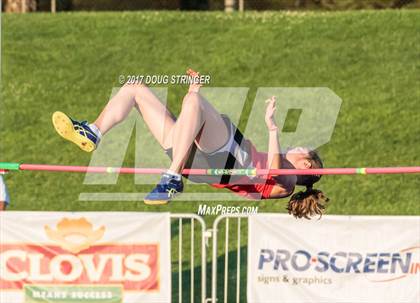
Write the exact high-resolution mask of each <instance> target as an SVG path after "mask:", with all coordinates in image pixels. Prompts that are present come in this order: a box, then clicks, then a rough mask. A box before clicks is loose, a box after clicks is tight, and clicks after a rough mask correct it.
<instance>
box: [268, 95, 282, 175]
mask: <svg viewBox="0 0 420 303" xmlns="http://www.w3.org/2000/svg"><path fill="white" fill-rule="evenodd" d="M265 102H266V103H268V104H267V109H266V112H265V124H266V125H267V128H268V132H269V139H268V158H267V168H269V169H279V168H281V155H280V154H281V152H280V142H279V136H278V128H277V125H276V121H275V120H274V113H275V112H276V97H274V96H273V97H271V98H270V99H268V100H267V101H265Z"/></svg>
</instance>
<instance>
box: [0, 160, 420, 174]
mask: <svg viewBox="0 0 420 303" xmlns="http://www.w3.org/2000/svg"><path fill="white" fill-rule="evenodd" d="M19 170H22V171H26V170H28V171H47V172H74V173H96V174H107V173H108V174H112V173H113V174H140V175H157V174H161V173H163V172H165V171H166V170H167V169H165V168H133V167H105V166H73V165H50V164H20V163H9V162H0V172H1V171H3V172H8V171H19ZM416 173H420V166H405V167H357V168H319V169H256V168H252V169H219V168H216V169H184V170H183V171H182V174H183V175H203V176H223V175H235V176H261V175H268V174H270V175H381V174H416Z"/></svg>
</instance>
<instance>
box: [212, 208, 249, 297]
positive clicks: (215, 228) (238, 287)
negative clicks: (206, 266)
mask: <svg viewBox="0 0 420 303" xmlns="http://www.w3.org/2000/svg"><path fill="white" fill-rule="evenodd" d="M248 216H249V215H245V214H244V215H221V216H219V217H217V218H216V220H215V221H214V223H213V230H212V234H213V254H212V289H211V302H213V303H216V302H222V301H221V300H220V298H218V293H217V291H218V284H217V267H218V260H217V258H218V239H219V237H218V233H219V225H220V223H221V221H222V220H224V219H225V222H226V223H225V241H224V248H223V251H224V272H223V302H224V303H227V302H229V303H230V302H237V303H238V302H240V300H241V290H242V288H241V285H245V286H246V283H245V281H241V280H242V279H241V224H248V220H245V219H247V218H248ZM242 218H243V219H244V220H241V219H242ZM231 219H235V220H236V221H237V223H236V232H234V231H233V230H232V232H231V231H230V230H229V227H230V220H231ZM233 227H234V225H233ZM235 233H236V235H237V238H236V241H235V242H236V243H235V246H236V253H234V255H235V254H236V265H234V267H235V268H236V270H235V276H236V277H235V278H234V279H233V280H235V284H236V287H235V288H234V290H235V293H234V296H232V295H231V296H229V295H230V293H229V290H230V289H233V288H229V284H230V283H229V281H230V280H232V279H229V236H233V235H235ZM245 277H246V273H245ZM241 282H242V283H241Z"/></svg>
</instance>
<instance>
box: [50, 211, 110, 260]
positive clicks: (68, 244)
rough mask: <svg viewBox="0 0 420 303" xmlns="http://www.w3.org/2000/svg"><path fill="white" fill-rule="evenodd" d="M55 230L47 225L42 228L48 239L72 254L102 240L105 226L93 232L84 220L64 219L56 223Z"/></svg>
mask: <svg viewBox="0 0 420 303" xmlns="http://www.w3.org/2000/svg"><path fill="white" fill-rule="evenodd" d="M56 228H57V229H56V230H54V229H52V228H50V227H49V226H48V225H45V226H44V229H45V233H46V234H47V236H48V238H49V239H50V240H52V241H54V242H56V243H57V244H58V245H59V246H60V247H61V248H62V249H65V250H67V251H69V252H71V253H73V254H77V253H79V252H81V251H82V250H85V249H88V248H89V247H91V246H92V245H93V243H95V242H97V241H99V240H100V239H102V237H103V236H104V233H105V226H101V227H99V228H98V229H97V230H94V229H93V225H92V224H91V223H90V222H89V221H88V220H86V219H85V218H80V219H67V218H64V219H62V220H61V221H60V222H58V223H57V227H56Z"/></svg>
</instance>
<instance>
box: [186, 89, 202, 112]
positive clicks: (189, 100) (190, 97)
mask: <svg viewBox="0 0 420 303" xmlns="http://www.w3.org/2000/svg"><path fill="white" fill-rule="evenodd" d="M182 107H183V108H184V107H197V108H201V107H202V100H201V97H200V95H199V94H198V93H195V92H189V93H188V94H186V95H185V97H184V100H183V101H182Z"/></svg>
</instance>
